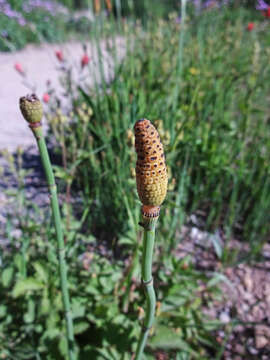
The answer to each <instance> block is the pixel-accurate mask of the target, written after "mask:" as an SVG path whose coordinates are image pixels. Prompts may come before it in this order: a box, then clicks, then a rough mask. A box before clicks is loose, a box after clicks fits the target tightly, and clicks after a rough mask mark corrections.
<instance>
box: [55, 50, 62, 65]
mask: <svg viewBox="0 0 270 360" xmlns="http://www.w3.org/2000/svg"><path fill="white" fill-rule="evenodd" d="M55 56H56V57H57V59H58V60H59V61H60V62H62V61H64V55H63V53H62V51H61V50H56V52H55Z"/></svg>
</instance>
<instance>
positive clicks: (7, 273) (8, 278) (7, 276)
mask: <svg viewBox="0 0 270 360" xmlns="http://www.w3.org/2000/svg"><path fill="white" fill-rule="evenodd" d="M13 274H14V268H13V267H8V268H6V269H4V271H3V272H2V283H3V286H4V287H9V286H10V285H11V282H12V279H13Z"/></svg>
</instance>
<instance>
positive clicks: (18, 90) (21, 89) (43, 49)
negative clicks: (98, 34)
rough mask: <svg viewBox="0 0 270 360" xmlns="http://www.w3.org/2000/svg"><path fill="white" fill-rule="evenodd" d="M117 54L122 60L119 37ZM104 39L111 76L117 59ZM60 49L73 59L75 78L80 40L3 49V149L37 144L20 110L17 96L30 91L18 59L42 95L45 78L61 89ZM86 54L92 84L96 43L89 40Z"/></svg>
mask: <svg viewBox="0 0 270 360" xmlns="http://www.w3.org/2000/svg"><path fill="white" fill-rule="evenodd" d="M116 44H117V54H118V59H119V60H121V59H122V58H123V56H124V54H125V46H124V40H123V39H122V38H118V39H117V41H116ZM106 48H107V47H106V43H105V41H102V42H101V50H102V55H103V56H102V59H103V64H104V69H105V77H106V79H107V80H109V79H110V78H111V77H112V76H113V68H114V61H113V58H112V56H111V55H110V54H109V52H108V51H107V50H106ZM56 50H61V51H62V52H63V54H64V57H65V58H66V59H68V63H73V65H74V66H73V67H72V69H73V73H74V78H75V79H76V78H78V76H79V75H78V74H79V72H80V61H81V58H82V55H83V53H84V52H83V47H82V44H81V43H78V42H73V43H66V44H61V45H59V44H57V45H49V44H43V45H41V46H33V45H29V46H27V47H26V48H25V49H23V50H21V51H17V52H14V53H1V52H0V79H1V86H0V150H1V149H4V148H6V149H8V150H9V151H11V152H13V151H14V150H15V149H16V148H17V147H18V146H22V147H23V148H24V149H25V148H27V147H29V146H31V145H34V144H35V142H34V138H33V136H32V134H31V132H30V131H29V129H28V127H27V125H26V123H25V121H23V120H22V116H21V114H20V111H19V106H18V100H19V98H20V97H21V96H23V95H25V94H27V93H29V92H31V90H29V89H28V88H27V87H26V86H25V85H24V84H23V80H24V79H23V77H22V76H21V75H20V74H19V73H18V72H17V71H16V70H15V69H14V65H15V63H20V64H21V66H22V67H23V69H25V71H26V73H27V78H29V80H31V83H32V84H33V85H34V86H35V91H36V93H37V95H38V96H39V97H42V96H43V94H44V92H46V82H47V81H48V80H50V81H51V84H52V86H53V87H54V88H55V89H56V90H57V91H58V93H59V92H61V88H60V85H59V80H58V77H59V71H57V68H59V66H60V65H59V62H58V60H57V58H56V56H55V51H56ZM87 54H88V55H89V57H90V59H91V61H90V64H89V69H87V68H85V69H84V72H85V74H86V75H88V78H87V80H86V81H87V84H89V85H91V84H93V74H94V73H95V74H97V72H98V71H97V69H98V65H97V64H98V61H97V48H96V46H95V45H93V44H91V43H88V44H87Z"/></svg>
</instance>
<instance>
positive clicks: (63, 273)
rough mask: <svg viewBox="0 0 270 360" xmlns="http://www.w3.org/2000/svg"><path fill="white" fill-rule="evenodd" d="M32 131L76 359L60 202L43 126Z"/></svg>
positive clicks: (71, 356) (71, 351) (69, 341)
mask: <svg viewBox="0 0 270 360" xmlns="http://www.w3.org/2000/svg"><path fill="white" fill-rule="evenodd" d="M32 131H33V133H34V135H35V138H36V140H37V144H38V148H39V152H40V156H41V161H42V165H43V168H44V171H45V176H46V179H47V183H48V188H49V192H50V201H51V208H52V215H53V220H54V225H55V232H56V239H57V252H58V258H59V272H60V283H61V291H62V300H63V306H64V311H65V318H66V329H67V344H68V356H69V360H75V359H76V356H75V342H74V332H73V320H72V312H71V307H70V300H69V291H68V281H67V265H66V260H65V243H64V238H63V230H62V225H61V215H60V210H59V204H58V197H57V189H56V184H55V179H54V174H53V171H52V166H51V162H50V158H49V154H48V150H47V146H46V142H45V139H44V136H43V132H42V127H41V126H39V127H35V128H32Z"/></svg>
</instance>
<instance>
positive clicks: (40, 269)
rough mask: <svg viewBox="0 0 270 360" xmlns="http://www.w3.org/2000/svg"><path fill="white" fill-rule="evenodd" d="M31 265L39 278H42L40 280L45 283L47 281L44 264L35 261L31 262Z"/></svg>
mask: <svg viewBox="0 0 270 360" xmlns="http://www.w3.org/2000/svg"><path fill="white" fill-rule="evenodd" d="M33 267H34V269H35V270H36V272H37V273H38V275H39V278H40V280H42V282H44V283H45V284H47V283H48V272H47V270H46V269H45V267H44V265H42V264H41V263H40V262H35V263H34V264H33Z"/></svg>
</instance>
